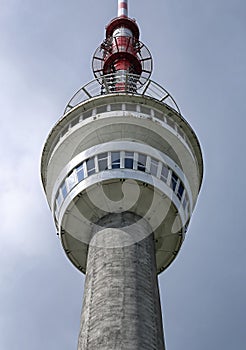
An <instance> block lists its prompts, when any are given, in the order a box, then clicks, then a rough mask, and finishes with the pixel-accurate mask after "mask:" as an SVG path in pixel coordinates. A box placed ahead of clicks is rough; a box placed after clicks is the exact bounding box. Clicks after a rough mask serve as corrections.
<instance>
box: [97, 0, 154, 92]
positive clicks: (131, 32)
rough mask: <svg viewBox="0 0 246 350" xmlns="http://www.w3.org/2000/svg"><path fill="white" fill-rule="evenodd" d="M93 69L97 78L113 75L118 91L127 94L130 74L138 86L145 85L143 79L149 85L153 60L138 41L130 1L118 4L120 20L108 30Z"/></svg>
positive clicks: (119, 0)
mask: <svg viewBox="0 0 246 350" xmlns="http://www.w3.org/2000/svg"><path fill="white" fill-rule="evenodd" d="M92 66H93V72H94V75H95V77H96V78H101V77H103V76H108V75H109V74H113V75H114V77H115V80H116V82H115V85H114V87H113V88H114V89H115V90H116V91H127V89H128V87H129V86H128V85H126V84H125V81H126V80H127V77H128V75H129V74H131V75H134V76H135V82H136V84H137V85H139V84H140V85H141V84H142V81H141V78H142V79H143V80H144V82H146V79H148V78H149V77H150V75H151V72H152V57H151V54H150V52H149V50H148V49H147V48H146V46H145V45H144V44H143V43H141V42H140V41H139V28H138V25H137V23H136V21H135V20H134V19H131V18H129V17H128V1H127V0H118V17H116V18H114V19H113V20H112V21H111V22H110V23H109V24H108V25H107V26H106V38H105V40H104V41H103V43H102V44H101V46H100V47H99V48H98V49H97V50H96V52H95V54H94V57H93V61H92ZM102 84H103V83H102Z"/></svg>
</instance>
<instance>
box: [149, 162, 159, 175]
mask: <svg viewBox="0 0 246 350" xmlns="http://www.w3.org/2000/svg"><path fill="white" fill-rule="evenodd" d="M158 163H159V162H158V160H156V159H151V162H150V173H151V174H152V175H154V176H156V175H157V169H158Z"/></svg>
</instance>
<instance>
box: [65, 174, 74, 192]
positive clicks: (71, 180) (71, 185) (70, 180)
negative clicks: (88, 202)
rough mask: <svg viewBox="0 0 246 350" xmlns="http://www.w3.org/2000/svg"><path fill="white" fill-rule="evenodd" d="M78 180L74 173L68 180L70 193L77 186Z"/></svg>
mask: <svg viewBox="0 0 246 350" xmlns="http://www.w3.org/2000/svg"><path fill="white" fill-rule="evenodd" d="M76 182H77V181H76V178H75V174H74V172H72V173H71V174H70V175H69V176H68V177H67V179H66V183H67V188H68V191H70V190H71V189H72V188H73V187H74V186H75V184H76Z"/></svg>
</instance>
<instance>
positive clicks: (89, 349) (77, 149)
mask: <svg viewBox="0 0 246 350" xmlns="http://www.w3.org/2000/svg"><path fill="white" fill-rule="evenodd" d="M127 5H128V3H127V0H119V1H118V17H116V18H114V19H113V20H112V21H111V22H110V23H109V24H108V25H107V27H106V37H105V40H104V41H103V43H102V44H101V45H100V46H99V48H98V49H97V50H96V52H95V54H94V57H93V61H92V67H93V72H94V75H95V79H94V80H93V81H91V82H89V83H87V84H86V85H84V86H83V87H82V88H81V89H80V90H79V91H78V92H77V93H76V94H75V95H74V96H73V98H72V99H71V100H70V102H69V103H68V104H67V106H66V109H65V112H64V114H63V116H62V117H61V118H60V119H59V120H58V122H57V123H56V124H55V126H54V127H53V129H52V130H51V132H50V134H49V135H48V138H47V140H46V142H45V146H44V149H43V153H42V161H41V176H42V182H43V186H44V190H45V194H46V196H47V200H48V203H49V206H50V208H51V211H52V214H53V217H54V221H55V225H56V227H57V232H58V235H59V238H60V241H61V243H62V246H63V248H64V251H65V253H66V255H67V257H68V259H69V260H70V261H71V262H72V263H73V264H74V265H75V266H76V267H77V269H78V270H79V271H81V272H82V273H84V274H85V275H86V279H85V288H84V300H83V308H82V315H81V326H80V334H79V341H78V350H119V349H122V350H140V349H141V350H154V349H155V350H163V349H165V345H164V336H163V326H162V317H161V307H160V298H159V289H158V280H157V275H158V274H159V273H161V272H162V271H164V270H165V269H166V268H167V267H168V266H169V265H170V264H171V263H172V261H173V260H174V259H175V257H176V256H177V254H178V252H179V250H180V247H181V245H182V243H183V241H184V238H185V235H186V231H187V228H188V224H189V221H190V218H191V214H192V212H193V209H194V206H195V203H196V200H197V196H198V193H199V190H200V186H201V182H202V176H203V160H202V154H201V148H200V145H199V141H198V139H197V137H196V135H195V133H194V131H193V130H192V128H191V126H190V125H189V124H188V123H187V121H186V120H185V119H184V118H183V117H182V116H181V114H180V111H179V108H178V106H177V104H176V103H175V101H174V99H173V98H172V97H171V95H170V94H169V93H168V92H167V91H166V90H165V89H164V88H163V87H161V86H160V85H159V84H157V83H156V82H154V81H152V80H150V75H151V71H152V58H151V54H150V52H149V50H148V49H147V47H146V46H145V45H144V44H143V43H142V42H141V41H140V40H139V28H138V25H137V23H136V21H135V20H134V19H130V18H129V17H128V9H127Z"/></svg>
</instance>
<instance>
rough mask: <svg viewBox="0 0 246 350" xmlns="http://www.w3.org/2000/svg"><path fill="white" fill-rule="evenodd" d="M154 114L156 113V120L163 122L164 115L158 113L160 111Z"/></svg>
mask: <svg viewBox="0 0 246 350" xmlns="http://www.w3.org/2000/svg"><path fill="white" fill-rule="evenodd" d="M154 112H155V117H156V118H158V119H161V120H163V113H161V112H158V111H154Z"/></svg>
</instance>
